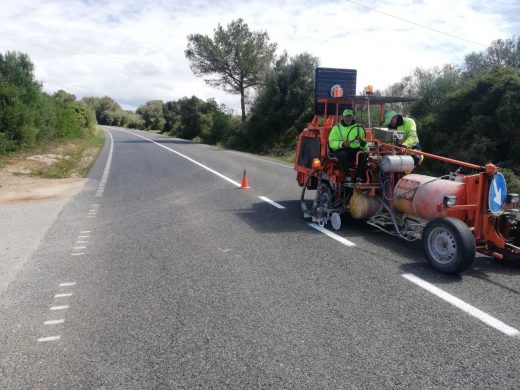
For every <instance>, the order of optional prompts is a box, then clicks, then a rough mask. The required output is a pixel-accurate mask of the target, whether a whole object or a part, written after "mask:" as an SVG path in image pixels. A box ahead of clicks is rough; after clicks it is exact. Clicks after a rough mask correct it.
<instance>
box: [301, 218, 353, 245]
mask: <svg viewBox="0 0 520 390" xmlns="http://www.w3.org/2000/svg"><path fill="white" fill-rule="evenodd" d="M308 225H309V226H310V227H311V228H313V229H316V230H318V231H320V232H322V233H323V234H325V235H326V236H329V237H330V238H332V239H333V240H336V241H338V242H339V243H341V244H343V245H346V246H356V244H355V243H353V242H352V241H349V240H347V239H346V238H345V237H341V236H340V235H337V234H336V233H333V232H331V231H330V230H328V229H325V228H324V227H321V226H320V225H317V224H315V223H309V224H308Z"/></svg>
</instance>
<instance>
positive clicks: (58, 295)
mask: <svg viewBox="0 0 520 390" xmlns="http://www.w3.org/2000/svg"><path fill="white" fill-rule="evenodd" d="M71 296H72V293H63V294H56V295H54V298H63V297H71Z"/></svg>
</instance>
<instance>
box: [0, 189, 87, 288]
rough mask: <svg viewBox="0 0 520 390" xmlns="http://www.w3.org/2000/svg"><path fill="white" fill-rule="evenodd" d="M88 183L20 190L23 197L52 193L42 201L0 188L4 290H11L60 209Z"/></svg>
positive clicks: (1, 282)
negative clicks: (28, 198)
mask: <svg viewBox="0 0 520 390" xmlns="http://www.w3.org/2000/svg"><path fill="white" fill-rule="evenodd" d="M44 183H45V182H44ZM84 183H85V179H80V180H78V179H76V180H75V181H73V182H69V183H68V185H61V186H56V185H55V184H54V185H50V183H45V184H46V185H40V186H39V188H38V189H37V190H36V189H35V190H34V191H32V192H31V191H28V190H25V191H21V192H19V194H20V197H21V198H23V197H24V196H25V197H26V196H28V195H30V194H31V193H32V194H37V196H38V194H39V196H42V194H44V193H47V194H52V195H51V196H50V197H47V198H46V199H45V198H44V200H39V201H34V200H33V201H23V202H22V201H20V200H19V201H15V200H13V195H12V194H8V193H4V194H2V193H1V191H0V293H2V292H4V291H5V290H6V289H7V287H8V286H9V284H10V283H11V282H12V281H13V279H14V278H15V277H16V274H17V272H18V270H19V269H20V268H21V267H22V266H23V265H24V263H25V262H26V261H27V260H28V259H29V258H30V257H31V255H32V254H33V253H34V252H35V251H36V250H37V249H38V247H39V245H40V243H41V241H42V240H43V238H44V237H45V233H46V232H47V230H48V229H49V228H50V227H51V225H52V223H53V222H54V221H55V219H56V218H57V216H58V214H59V213H60V211H61V210H62V209H63V207H64V206H65V205H66V204H67V203H68V202H69V201H70V199H71V198H72V197H73V196H74V195H75V194H77V193H78V192H79V191H81V189H82V188H83V185H84ZM2 195H3V196H2ZM6 199H10V202H7V201H6ZM2 200H4V202H2Z"/></svg>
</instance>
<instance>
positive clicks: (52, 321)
mask: <svg viewBox="0 0 520 390" xmlns="http://www.w3.org/2000/svg"><path fill="white" fill-rule="evenodd" d="M64 322H65V320H64V319H63V318H62V319H60V320H49V321H45V322H44V323H43V325H57V324H63V323H64Z"/></svg>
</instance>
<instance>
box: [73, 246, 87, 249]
mask: <svg viewBox="0 0 520 390" xmlns="http://www.w3.org/2000/svg"><path fill="white" fill-rule="evenodd" d="M74 249H87V247H86V246H75V247H74Z"/></svg>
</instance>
